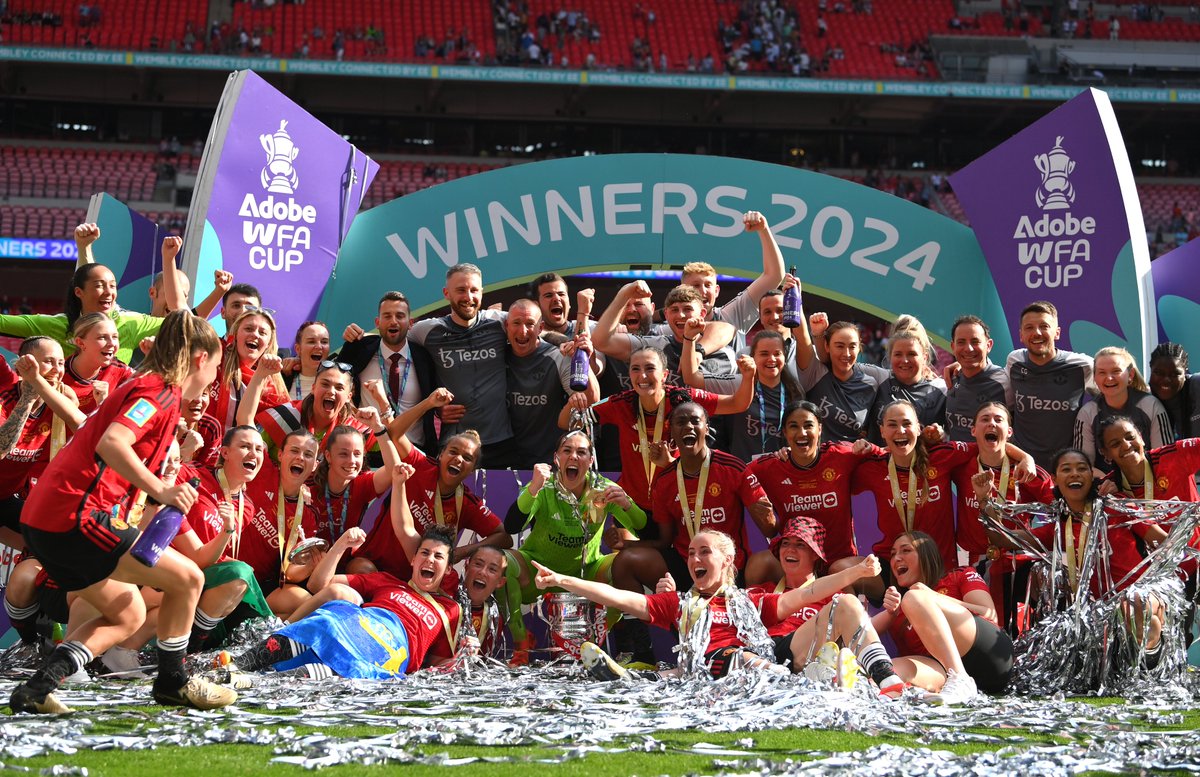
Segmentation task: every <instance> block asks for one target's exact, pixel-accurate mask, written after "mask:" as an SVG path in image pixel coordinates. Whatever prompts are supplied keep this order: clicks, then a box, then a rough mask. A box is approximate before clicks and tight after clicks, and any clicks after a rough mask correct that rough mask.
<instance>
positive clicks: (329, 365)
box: [321, 359, 354, 372]
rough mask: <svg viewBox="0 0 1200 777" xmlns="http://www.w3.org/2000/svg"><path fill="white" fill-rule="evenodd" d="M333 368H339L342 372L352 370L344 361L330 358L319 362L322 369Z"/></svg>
mask: <svg viewBox="0 0 1200 777" xmlns="http://www.w3.org/2000/svg"><path fill="white" fill-rule="evenodd" d="M335 368H336V369H339V370H341V371H342V372H352V371H353V370H354V368H353V367H351V366H350V365H349V364H346V362H335V361H332V360H330V359H326V360H325V361H323V362H321V369H323V370H332V369H335Z"/></svg>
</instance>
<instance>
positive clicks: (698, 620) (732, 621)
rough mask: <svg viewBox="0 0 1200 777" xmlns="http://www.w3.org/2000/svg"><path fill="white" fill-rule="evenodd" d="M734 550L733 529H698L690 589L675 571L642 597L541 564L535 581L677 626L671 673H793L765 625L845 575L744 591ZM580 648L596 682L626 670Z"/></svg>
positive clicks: (828, 592)
mask: <svg viewBox="0 0 1200 777" xmlns="http://www.w3.org/2000/svg"><path fill="white" fill-rule="evenodd" d="M735 554H736V547H735V546H734V544H733V539H732V538H731V537H730V536H729V535H728V534H725V533H723V532H718V531H713V530H711V529H701V530H700V531H698V532H697V533H696V536H695V537H693V538H692V541H691V544H690V545H689V546H688V558H687V565H688V572H690V573H691V576H692V581H693V586H692V589H691V590H690V591H688V592H686V593H681V592H679V591H676V590H674V584H673V581H672V580H671V576H670V575H664V576H663V578H662V579H661V580H660V581H659V584H658V591H657V592H656V593H653V594H650V595H645V594H639V593H635V592H632V591H625V590H622V589H619V588H613V587H612V586H610V585H605V584H604V583H597V582H594V581H589V580H580V579H579V578H577V577H570V576H568V575H560V574H558V573H557V572H554V571H552V570H549V569H547V568H546V567H544V566H541V565H540V564H538V563H537V562H534V566H535V567H537V569H538V574H537V577H536V578H535V579H534V582H536V583H537V586H538V588H542V589H547V588H554V587H557V588H562V589H563V590H565V591H567V592H569V593H573V594H577V595H579V596H582V597H584V598H586V599H589V600H591V601H593V602H596V603H597V604H603V605H606V606H608V607H618V608H620V609H621V610H624V611H625V612H626V613H629V614H630V615H633V616H635V617H637V618H639V619H641V620H646V621H649V622H650V623H651V624H652V625H655V626H658V627H660V628H664V629H671V628H677V629H678V632H679V643H680V649H679V653H680V668H679V670H672V671H671V673H672V674H674V673H678V672H680V671H683V672H688V673H699V672H707V673H708V674H709V675H711V676H712V677H714V678H720V677H724V676H725V675H727V674H728V673H729V672H730V670H731V669H733V668H735V667H749V668H753V669H759V670H764V671H770V672H779V673H786V672H787V671H788V670H787V669H786V668H785V667H783V666H781V665H779V664H777V663H775V661H774V660H773V659H774V657H775V646H774V643H773V641H772V639H771V637H770V635H769V634H768V633H767V629H768V628H770V627H772V626H776V625H778V624H779V623H782V622H783V621H784V620H786V619H787V618H788V616H790V615H792V614H793V613H795V612H797V611H798V610H800V609H801V608H802V607H805V606H807V605H810V604H812V603H813V602H819V601H821V600H823V599H826V598H828V597H830V596H832V595H833V594H834V593H836V592H837V591H838V590H839V589H840V588H841V587H842V586H844V585H845V584H846V580H845V578H844V577H839V578H836V579H835V578H832V577H830V578H818V579H817V580H815V581H813V582H812V583H811V584H808V585H803V586H801V587H799V588H794V589H792V590H790V591H787V592H784V593H774V592H772V593H764V592H761V591H752V592H746V591H743V590H741V589H739V588H738V587H737V586H736V585H734V579H735V577H736V576H737V567H736V566H734V557H735ZM861 567H862V569H861V572H860V575H876V574H878V573H879V562H878V560H877V559H876V558H875V557H874V556H868V557H867V558H865V559H864V560H863V561H862V563H861ZM847 577H848V575H847ZM581 653H582V658H583V664H584V666H585V667H587V669H588V671H589V672H590V673H591V674H592V676H594V677H596V678H597V679H601V680H615V679H618V678H620V677H623V676H625V675H626V674H627V672H628V670H626V669H625V668H624V667H622V666H620V665H619V664H618V663H616V662H615V661H614V660H613V659H612V658H611V657H609V656H608V654H606V653H605V652H604V651H603V650H601V649H600V648H599V647H597V646H596V645H594V644H592V643H591V642H585V643H584V644H583V646H582V650H581Z"/></svg>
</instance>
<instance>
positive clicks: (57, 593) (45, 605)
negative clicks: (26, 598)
mask: <svg viewBox="0 0 1200 777" xmlns="http://www.w3.org/2000/svg"><path fill="white" fill-rule="evenodd" d="M33 585H34V594H35V595H36V596H37V603H38V607H39V608H40V609H41V611H42V614H43V615H45V616H46V617H47V618H49V619H50V620H52V621H54V622H55V623H64V624H65V623H66V622H67V621H68V620H69V619H70V614H71V608H70V607H69V606H68V605H67V592H66V591H64V590H63V589H62V588H59V587H58V583H56V582H54V580H52V579H51V578H50V576H49V575H48V574H46V570H45V569H43V570H42V571H41V572H38V575H37V578H36V579H35V580H34V583H33Z"/></svg>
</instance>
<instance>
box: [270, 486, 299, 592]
mask: <svg viewBox="0 0 1200 777" xmlns="http://www.w3.org/2000/svg"><path fill="white" fill-rule="evenodd" d="M303 514H304V493H303V491H301V493H300V494H297V496H296V513H295V515H293V516H292V526H291V530H290V531H289V529H288V522H287V498H286V497H285V496H284V495H283V488H282V487H281V488H280V489H279V499H278V501H277V502H276V503H275V529H276V537H277V538H278V540H279V574H281V575H282V574H284V573H285V572H287V570H288V567H289V566H291V562H290V561H288V556H289V555H290V554H291V552H292V548H294V547H296V541H297V540H299V539H300V523H301V516H302V515H303ZM285 536H286V538H287V539H286V540H285V539H284V537H285Z"/></svg>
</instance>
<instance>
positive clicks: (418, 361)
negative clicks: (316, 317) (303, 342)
mask: <svg viewBox="0 0 1200 777" xmlns="http://www.w3.org/2000/svg"><path fill="white" fill-rule="evenodd" d="M379 343H380V338H379V335H363V337H362V338H361V339H359V340H355V341H354V342H350V343H342V347H341V348H339V349H338V351H337V353H335V354H334V355H332V356H330V357H329V358H330V359H333V360H334V361H342V362H345V363H347V364H349V365H350V366H351V368H352V374H353V375H354V404H355V405H356V406H357V405H358V404H360V402H361V400H362V386H361V385H360V382H359V379H358V376H359V374H360V373H362V371H363V370H365V369H366V368H367V365H368V364H370V363H371V362H372V361H373V360H374V359H375V356H376V355H377V354H378V353H379ZM408 349H409V353H411V354H412V365H413V366H412V370H413V371H412V374H411V375H410V376H409V380H412V379H414V378H415V379H416V381H417V388H418V389H419V390H420V392H421V396H422V397H427V396H429V394H430V393H431V392H432V391H433V390H434V389H435V388H437V387H438V382H437V373H436V372H435V371H434V369H433V357H432V356H430V355H429V351H427V350H425V349H424V348H423V347H421V346H419V345H417V344H416V343H414V342H409V344H408ZM421 428H422V429H423V430H424V432H425V445H424V446H423V450H425V452H426V453H430V452H431V451H432V452H433V453H434V454H435V455H436V452H437V440H438V436H437V432H436V431H434V427H433V413H426V414H425V415H424V416H422V418H421Z"/></svg>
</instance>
